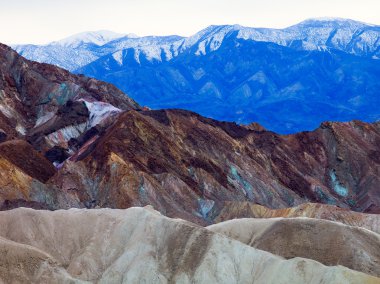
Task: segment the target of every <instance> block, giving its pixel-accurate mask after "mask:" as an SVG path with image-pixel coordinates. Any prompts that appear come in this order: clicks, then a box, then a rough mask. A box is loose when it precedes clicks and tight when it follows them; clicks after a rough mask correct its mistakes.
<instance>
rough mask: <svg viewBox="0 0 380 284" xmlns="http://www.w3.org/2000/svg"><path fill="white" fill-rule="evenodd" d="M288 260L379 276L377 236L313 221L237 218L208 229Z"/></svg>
mask: <svg viewBox="0 0 380 284" xmlns="http://www.w3.org/2000/svg"><path fill="white" fill-rule="evenodd" d="M208 229H209V230H211V231H213V232H218V233H222V234H224V235H227V236H228V237H230V238H233V239H236V240H238V241H241V242H242V243H245V244H248V245H250V246H252V247H255V248H258V249H261V250H265V251H268V252H271V253H273V254H276V255H280V256H282V257H285V258H287V259H290V258H294V257H304V258H309V259H313V260H316V261H318V262H321V263H323V264H325V265H343V266H345V267H348V268H351V269H354V270H357V271H361V272H364V273H367V274H370V275H374V276H377V277H379V276H380V235H378V234H376V233H374V232H371V231H369V230H366V229H362V228H358V227H352V226H347V225H343V224H341V223H338V222H332V221H326V220H318V219H312V218H272V219H236V220H231V221H226V222H223V223H219V224H216V225H212V226H209V227H208Z"/></svg>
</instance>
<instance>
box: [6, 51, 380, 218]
mask: <svg viewBox="0 0 380 284" xmlns="http://www.w3.org/2000/svg"><path fill="white" fill-rule="evenodd" d="M0 55H1V57H0V60H1V62H0V63H1V65H0V74H1V77H2V78H3V80H2V81H1V85H0V87H1V98H2V99H1V104H0V110H1V114H0V127H1V133H2V141H4V143H1V144H0V157H1V159H2V160H1V161H2V163H0V165H2V170H1V174H2V175H3V177H2V178H1V181H0V185H1V186H0V188H1V191H0V208H3V209H10V208H14V207H18V206H20V205H22V206H27V205H28V204H29V205H28V206H31V207H37V208H47V209H59V208H71V207H79V208H81V207H86V208H95V207H110V208H128V207H130V206H145V205H153V206H154V207H155V208H157V209H158V210H159V211H161V212H163V213H164V214H165V215H168V216H170V217H181V218H184V219H187V220H190V221H192V222H195V223H199V224H207V223H212V222H214V220H215V219H217V218H218V215H219V214H220V213H221V211H222V210H223V208H225V207H226V206H231V203H230V202H237V203H236V204H237V205H238V206H240V205H242V206H244V203H241V202H246V201H248V202H253V203H255V204H261V205H264V206H266V207H270V208H282V207H290V206H297V205H299V204H302V203H305V202H320V203H325V204H331V205H337V206H340V207H343V208H349V209H352V210H355V211H360V212H372V213H376V212H379V210H380V198H379V197H380V195H379V194H378V191H379V188H378V185H379V183H380V180H379V177H380V172H379V171H380V167H379V163H380V160H379V157H380V154H379V153H380V152H379V149H378V147H379V145H380V126H379V123H373V124H369V123H364V122H360V121H352V122H347V123H333V122H325V123H323V124H322V125H321V126H320V127H319V128H318V129H317V130H315V131H313V132H302V133H298V134H293V135H285V136H284V135H278V134H276V133H273V132H270V131H266V130H265V129H264V128H263V127H262V126H260V125H258V124H251V125H248V126H241V125H237V124H236V123H230V122H220V121H216V120H213V119H209V118H205V117H202V116H200V115H198V114H196V113H193V112H189V111H185V110H146V109H145V108H142V107H141V106H139V105H138V104H137V103H136V102H135V101H133V100H132V99H130V98H129V97H128V96H127V95H126V94H124V93H122V92H121V91H120V90H118V89H117V88H116V87H114V86H112V85H110V84H108V83H104V82H101V81H97V80H95V79H92V78H88V77H85V76H78V75H73V74H70V73H69V72H68V71H66V70H64V69H60V68H58V67H55V66H52V65H48V64H41V63H37V62H33V61H28V60H26V59H24V58H23V57H21V56H19V55H18V54H17V53H16V52H15V51H13V50H12V49H11V48H9V47H7V46H0Z"/></svg>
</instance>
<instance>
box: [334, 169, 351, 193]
mask: <svg viewBox="0 0 380 284" xmlns="http://www.w3.org/2000/svg"><path fill="white" fill-rule="evenodd" d="M330 177H331V182H332V186H333V189H334V191H335V192H336V193H337V194H338V195H340V196H342V197H346V196H347V195H348V189H347V188H345V187H344V186H342V185H341V184H340V182H339V181H338V179H337V177H336V174H335V172H334V171H331V172H330Z"/></svg>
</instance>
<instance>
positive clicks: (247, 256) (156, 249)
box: [0, 208, 380, 283]
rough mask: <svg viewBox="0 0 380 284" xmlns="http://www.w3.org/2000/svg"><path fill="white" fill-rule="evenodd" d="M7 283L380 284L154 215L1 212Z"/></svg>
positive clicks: (0, 251)
mask: <svg viewBox="0 0 380 284" xmlns="http://www.w3.org/2000/svg"><path fill="white" fill-rule="evenodd" d="M0 228H1V230H0V235H1V237H2V238H1V239H0V264H1V265H0V269H2V270H0V272H1V274H0V282H2V281H4V282H8V281H10V280H11V281H13V282H34V283H41V282H43V283H68V282H70V281H71V280H73V279H75V281H77V282H80V281H91V282H97V283H121V282H123V283H380V279H379V278H376V277H372V276H369V275H366V274H363V273H361V272H357V271H352V270H350V269H347V268H345V267H342V266H337V267H326V266H324V265H322V264H320V263H318V262H316V261H313V260H308V259H302V258H294V259H291V260H284V259H282V258H281V257H278V256H275V255H272V254H270V253H268V252H265V251H261V250H257V249H255V248H252V247H249V246H247V245H244V244H243V243H241V242H238V241H236V240H232V239H229V238H227V237H224V236H222V235H220V234H216V233H213V232H212V231H210V230H207V229H205V228H202V227H198V226H196V225H193V224H192V223H189V222H186V221H182V220H180V219H170V218H167V217H164V216H162V215H160V214H158V213H157V212H155V211H153V210H147V209H145V208H130V209H127V210H114V209H99V210H79V209H71V210H68V211H64V210H59V211H36V210H32V209H25V208H20V209H15V210H11V211H4V212H0Z"/></svg>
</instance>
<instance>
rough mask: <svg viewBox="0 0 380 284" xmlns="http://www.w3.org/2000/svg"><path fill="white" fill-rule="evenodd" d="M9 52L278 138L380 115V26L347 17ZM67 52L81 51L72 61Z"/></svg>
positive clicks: (146, 100)
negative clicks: (256, 124)
mask: <svg viewBox="0 0 380 284" xmlns="http://www.w3.org/2000/svg"><path fill="white" fill-rule="evenodd" d="M77 49H78V50H79V49H80V50H81V51H80V52H79V51H78V52H77ZM16 50H17V51H19V52H21V54H23V55H25V56H26V57H28V58H31V59H34V60H38V61H43V62H44V61H47V62H50V63H55V64H58V65H61V66H66V67H67V68H70V70H75V72H77V73H83V74H86V75H88V76H91V77H95V78H98V79H101V80H104V81H107V82H110V83H113V84H115V85H116V86H118V87H119V88H120V89H121V90H123V91H124V92H126V93H128V94H129V95H130V96H131V97H132V98H134V99H136V100H138V101H139V102H140V103H142V104H143V105H147V106H149V107H151V108H155V109H160V108H183V109H187V110H192V111H195V112H198V113H200V114H202V115H205V116H207V117H211V118H214V119H218V120H227V121H235V122H238V123H251V122H252V121H257V122H259V123H260V124H262V125H263V126H264V127H266V128H267V129H270V130H272V131H276V132H279V133H284V134H286V133H294V132H298V131H303V130H313V129H315V128H317V127H318V125H319V124H320V123H321V122H322V121H326V120H332V121H349V120H352V119H359V120H364V121H368V122H373V121H377V120H379V119H380V113H379V111H378V108H377V107H376V106H377V105H379V104H380V96H379V95H378V91H377V90H378V89H379V81H378V79H377V78H378V76H379V74H380V67H379V66H380V64H379V58H380V27H379V26H374V25H369V24H364V23H360V22H355V21H352V20H345V19H312V20H307V21H304V22H302V23H299V24H297V25H295V26H291V27H289V28H286V29H282V30H277V29H265V28H248V27H242V26H239V25H234V26H229V25H226V26H210V27H208V28H206V29H204V30H202V31H200V32H199V33H197V34H195V35H193V36H191V37H188V38H181V37H177V36H170V37H141V38H130V37H128V36H127V37H122V38H117V39H115V40H112V41H110V42H107V43H106V44H104V45H101V46H98V45H95V44H94V43H91V44H89V43H83V44H80V45H78V46H76V47H73V48H69V49H68V51H67V52H66V51H63V50H62V48H61V47H56V45H54V44H53V45H48V46H42V47H35V49H33V51H32V50H31V49H30V48H28V47H25V46H17V47H16ZM50 52H53V53H54V54H53V55H51V54H50ZM55 52H57V53H55ZM70 52H77V53H78V54H80V58H79V59H77V60H75V63H74V65H75V66H76V67H74V65H71V61H72V60H73V59H72V58H74V54H69V53H70ZM66 53H67V54H66ZM45 55H48V56H47V57H46V56H45ZM77 57H78V55H77ZM52 58H53V59H52ZM54 58H55V59H54ZM66 63H68V65H65V64H66ZM69 65H70V66H69Z"/></svg>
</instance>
